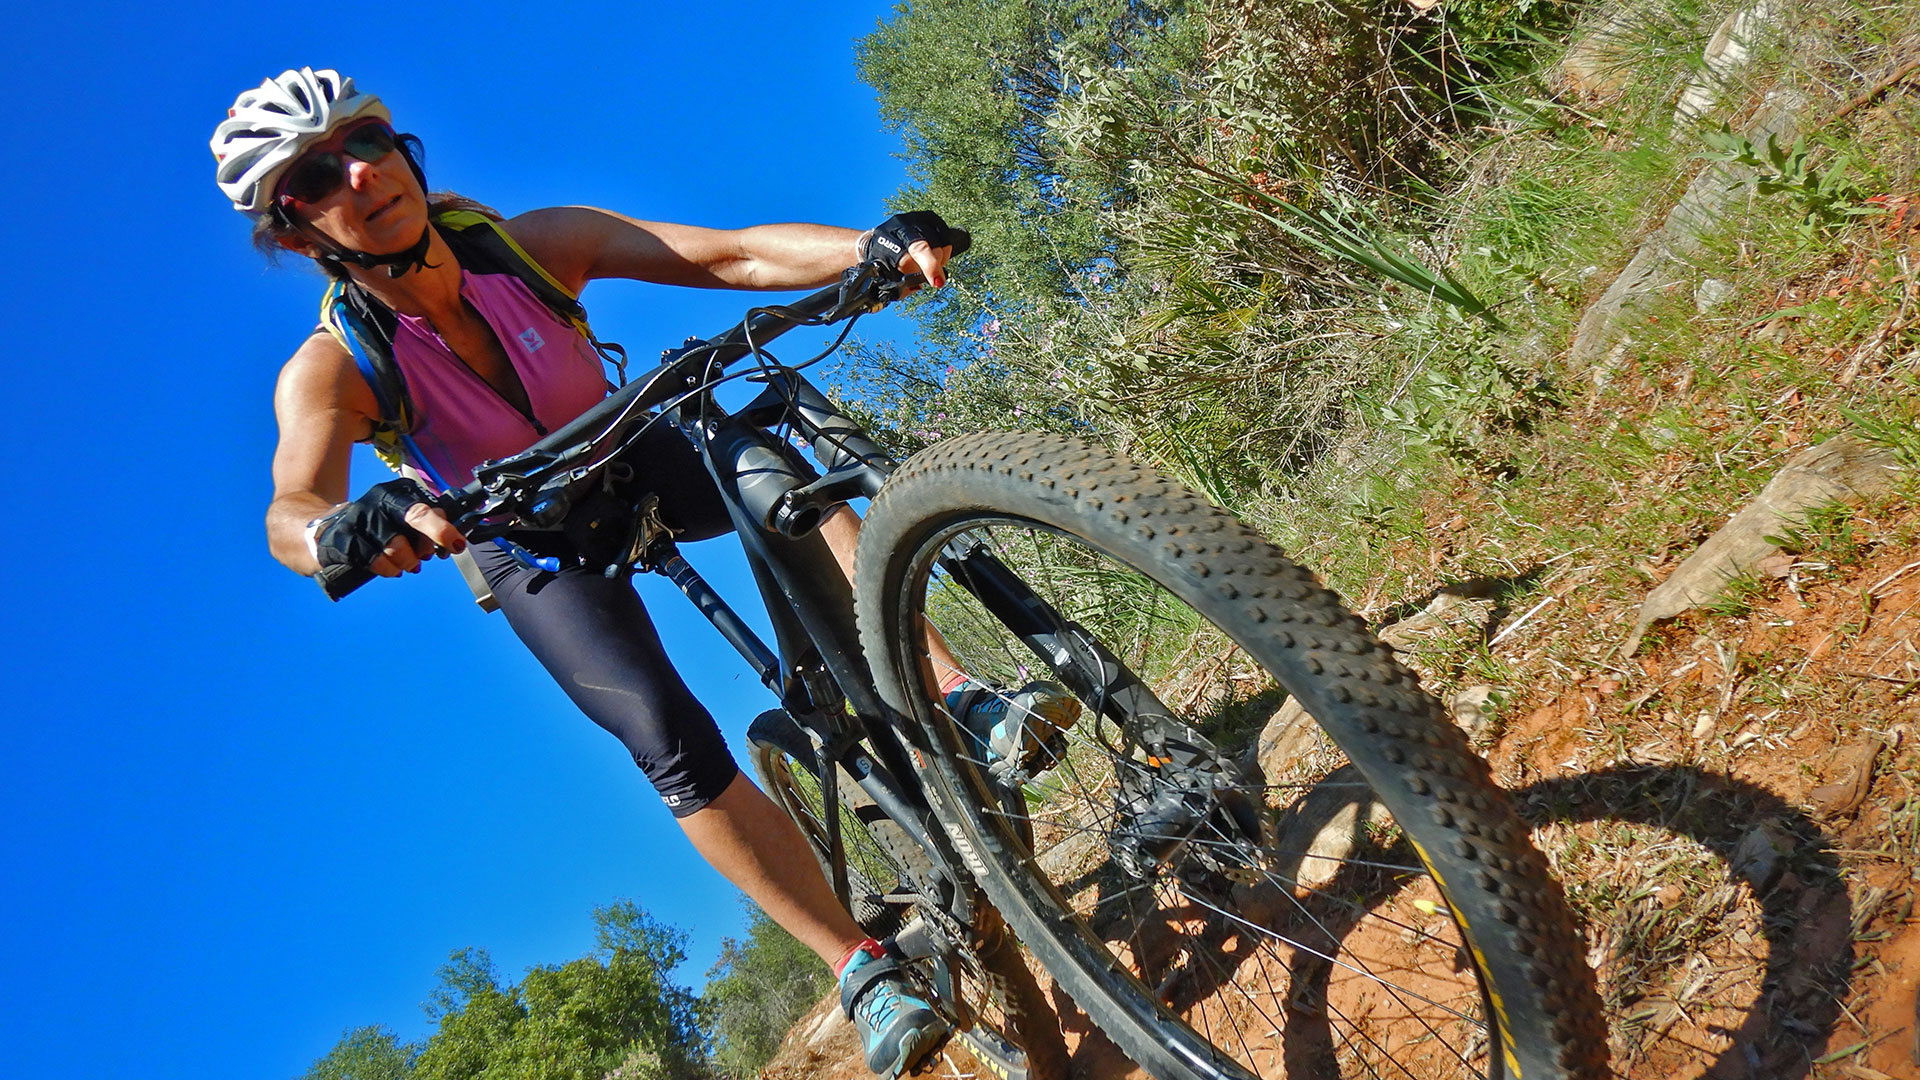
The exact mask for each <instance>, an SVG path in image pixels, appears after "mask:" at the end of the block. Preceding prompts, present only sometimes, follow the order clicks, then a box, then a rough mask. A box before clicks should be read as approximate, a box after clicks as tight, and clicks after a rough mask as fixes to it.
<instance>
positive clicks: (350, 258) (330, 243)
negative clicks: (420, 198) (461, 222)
mask: <svg viewBox="0 0 1920 1080" xmlns="http://www.w3.org/2000/svg"><path fill="white" fill-rule="evenodd" d="M394 149H396V150H398V151H400V156H401V157H403V158H405V159H406V162H407V168H409V169H411V170H412V171H413V178H414V179H415V180H417V181H419V183H420V191H421V193H422V194H423V195H424V194H425V193H426V190H427V172H426V170H425V169H423V168H421V166H420V159H421V158H423V157H425V156H426V154H425V150H424V148H423V147H422V146H421V144H420V138H419V136H417V135H408V134H401V135H396V136H394ZM269 212H270V213H272V214H274V215H276V216H277V217H278V218H279V219H280V220H281V221H284V222H286V223H287V224H289V225H292V226H293V227H294V228H295V229H297V230H299V232H300V234H301V235H303V236H305V237H306V238H307V239H309V240H311V241H313V244H314V246H315V247H316V248H318V249H319V251H320V254H319V255H318V256H316V258H319V259H321V260H323V261H325V262H330V263H333V264H334V265H336V266H342V265H353V266H357V267H359V268H360V269H362V270H372V269H373V268H375V267H378V266H384V267H386V268H387V276H388V277H390V278H397V277H399V276H400V275H402V274H405V273H406V272H407V271H409V270H414V269H421V270H432V269H434V268H435V266H436V264H434V263H429V262H428V261H427V249H428V248H429V247H431V246H432V245H433V226H432V225H431V224H429V225H426V226H423V227H422V228H421V229H420V239H418V240H416V241H414V242H413V246H412V247H409V248H407V249H406V250H404V251H396V252H394V253H393V254H391V255H371V254H368V253H367V252H364V251H349V250H348V249H346V248H344V247H341V246H340V245H339V244H338V243H336V242H335V241H334V239H333V238H332V237H330V236H328V235H326V234H325V233H323V232H321V231H320V230H319V229H316V228H314V227H313V226H312V225H310V224H308V223H307V222H305V221H303V220H301V219H300V216H299V215H297V214H294V213H291V212H289V211H288V210H287V209H286V208H284V207H282V206H281V205H280V204H279V203H278V202H275V203H273V204H272V206H271V208H270V211H269Z"/></svg>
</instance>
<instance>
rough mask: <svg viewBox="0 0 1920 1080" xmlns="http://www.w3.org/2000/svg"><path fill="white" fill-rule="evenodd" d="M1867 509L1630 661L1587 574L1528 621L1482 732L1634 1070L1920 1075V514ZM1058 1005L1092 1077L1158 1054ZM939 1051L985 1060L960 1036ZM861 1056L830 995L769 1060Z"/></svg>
mask: <svg viewBox="0 0 1920 1080" xmlns="http://www.w3.org/2000/svg"><path fill="white" fill-rule="evenodd" d="M1854 530H1855V536H1854V543H1855V546H1856V548H1857V549H1858V550H1860V551H1863V552H1865V553H1866V554H1865V557H1863V558H1860V559H1859V560H1858V561H1857V562H1855V563H1854V564H1852V565H1849V566H1845V567H1836V566H1834V565H1831V564H1828V563H1825V562H1822V561H1820V560H1818V559H1816V558H1814V557H1812V556H1803V557H1801V558H1800V559H1799V560H1787V561H1786V562H1785V563H1784V564H1779V565H1776V566H1774V567H1773V568H1772V569H1771V571H1770V572H1771V573H1773V574H1775V575H1776V576H1775V577H1773V578H1772V579H1771V584H1770V587H1769V591H1768V592H1767V594H1766V595H1764V596H1761V597H1759V598H1758V599H1757V600H1756V601H1755V602H1754V603H1753V604H1752V606H1751V608H1750V609H1749V610H1747V611H1745V612H1740V613H1733V614H1728V613H1724V612H1723V613H1721V614H1718V615H1706V614H1701V615H1694V616H1688V617H1686V618H1684V619H1682V620H1681V621H1680V622H1679V623H1678V624H1675V625H1672V626H1669V627H1667V628H1666V629H1665V630H1663V631H1661V632H1660V633H1658V634H1656V636H1655V638H1654V639H1653V640H1652V641H1650V642H1649V643H1648V645H1647V646H1646V647H1643V648H1642V650H1641V652H1640V654H1639V655H1638V656H1636V657H1635V658H1633V659H1631V660H1625V661H1622V660H1618V659H1615V658H1612V657H1611V656H1610V655H1609V654H1608V653H1607V651H1606V650H1605V649H1602V648H1599V647H1597V646H1596V647H1595V648H1594V649H1593V650H1592V651H1593V653H1594V656H1595V659H1594V661H1593V663H1591V664H1590V665H1589V666H1587V667H1585V668H1578V667H1574V666H1571V665H1569V664H1567V663H1566V661H1565V659H1564V655H1565V654H1564V653H1562V654H1561V655H1560V656H1554V654H1555V652H1556V649H1555V648H1554V647H1553V643H1554V642H1555V641H1556V640H1565V639H1566V638H1567V637H1569V636H1572V637H1579V638H1585V639H1590V640H1595V641H1598V640H1599V639H1603V638H1604V639H1606V640H1608V641H1614V642H1617V640H1618V639H1619V638H1620V637H1622V636H1624V633H1625V630H1626V627H1627V626H1628V625H1629V624H1630V622H1631V620H1632V617H1633V614H1634V604H1633V602H1632V601H1631V600H1630V599H1622V600H1609V599H1604V598H1601V597H1599V596H1598V595H1591V596H1590V595H1588V594H1587V592H1586V591H1585V589H1584V588H1583V587H1582V586H1581V585H1580V584H1578V583H1577V579H1578V577H1579V575H1577V574H1575V575H1572V578H1573V579H1575V582H1576V583H1575V584H1572V585H1570V586H1569V587H1567V588H1565V589H1564V590H1563V591H1561V592H1560V599H1561V601H1562V602H1561V603H1560V604H1559V605H1557V606H1558V609H1559V610H1558V611H1557V612H1554V613H1548V614H1543V615H1542V616H1539V617H1536V619H1535V620H1534V623H1535V625H1534V627H1533V629H1532V630H1531V631H1530V632H1529V633H1527V634H1524V635H1517V639H1516V640H1514V641H1513V642H1512V646H1511V648H1512V653H1511V655H1510V657H1509V658H1508V659H1509V662H1510V663H1511V665H1512V667H1513V670H1514V678H1513V680H1512V686H1513V687H1515V688H1519V689H1504V688H1503V689H1504V693H1505V700H1504V702H1503V703H1502V705H1501V709H1500V712H1501V715H1502V716H1504V717H1506V718H1508V719H1507V720H1506V722H1505V723H1504V727H1503V729H1502V730H1499V731H1498V734H1497V736H1496V737H1493V738H1491V739H1490V740H1489V741H1488V746H1487V753H1488V757H1489V759H1490V760H1491V761H1492V762H1493V763H1494V766H1495V769H1496V771H1497V773H1498V775H1499V777H1500V779H1501V781H1502V783H1504V784H1505V785H1506V786H1507V787H1508V788H1509V789H1510V790H1512V791H1514V792H1515V793H1516V795H1517V797H1518V798H1519V799H1520V802H1521V805H1522V808H1523V812H1524V813H1525V814H1526V815H1527V816H1528V817H1529V819H1530V820H1531V821H1532V822H1533V824H1534V825H1535V826H1536V830H1537V832H1536V839H1537V841H1538V842H1539V843H1540V845H1541V846H1542V848H1543V849H1545V850H1547V851H1549V852H1550V853H1551V857H1553V858H1554V859H1555V860H1556V862H1557V864H1558V871H1559V874H1560V876H1561V878H1562V880H1563V881H1564V882H1565V883H1566V884H1567V885H1568V887H1569V890H1570V892H1571V893H1572V894H1573V896H1574V899H1575V903H1576V905H1581V906H1583V908H1584V910H1586V911H1587V913H1588V918H1589V922H1588V926H1587V930H1588V938H1589V942H1590V945H1591V950H1592V951H1591V952H1590V955H1589V960H1590V961H1591V962H1592V963H1593V964H1594V966H1595V967H1596V969H1597V970H1598V971H1599V973H1600V976H1601V981H1602V990H1603V993H1604V994H1606V995H1607V996H1608V1007H1609V1011H1610V1014H1611V1015H1610V1020H1611V1022H1612V1025H1613V1033H1614V1055H1615V1060H1614V1066H1615V1068H1616V1069H1617V1070H1618V1071H1619V1073H1620V1075H1622V1076H1623V1077H1627V1078H1630V1080H1642V1078H1644V1080H1692V1078H1696V1077H1727V1078H1733V1077H1789V1078H1793V1077H1810V1078H1815V1080H1821V1078H1826V1077H1835V1078H1839V1077H1846V1078H1849V1080H1879V1078H1881V1077H1893V1078H1898V1080H1907V1078H1920V1045H1917V1044H1916V1027H1917V1025H1916V1009H1917V1008H1920V1004H1917V1003H1916V996H1917V988H1920V918H1917V917H1916V914H1915V896H1916V892H1920V852H1916V851H1915V850H1914V848H1913V838H1914V837H1915V836H1916V835H1920V831H1917V830H1920V790H1916V788H1917V787H1920V552H1916V551H1915V550H1914V549H1913V548H1912V547H1911V546H1909V545H1907V544H1906V543H1904V541H1903V540H1902V539H1901V538H1903V537H1905V536H1908V535H1911V534H1912V533H1914V532H1920V514H1916V513H1915V512H1914V511H1911V510H1905V511H1898V510H1896V511H1883V512H1881V513H1879V514H1877V515H1873V514H1870V515H1867V516H1866V517H1865V518H1862V519H1860V520H1857V521H1856V522H1855V525H1854ZM1896 541H1900V542H1896ZM1680 554H1683V553H1680ZM1655 569H1656V570H1657V569H1659V568H1655ZM1490 633H1498V625H1497V624H1496V625H1494V626H1493V627H1492V628H1491V630H1490ZM1549 657H1553V659H1551V660H1550V659H1549ZM1410 659H1412V660H1414V662H1416V663H1418V662H1419V656H1418V654H1417V652H1416V654H1415V655H1413V656H1411V657H1410ZM1429 679H1430V681H1440V682H1444V681H1445V680H1444V678H1438V679H1436V677H1435V676H1434V674H1433V673H1429ZM1042 978H1043V982H1044V976H1042ZM1203 1004H1204V1003H1203ZM1063 1015H1064V1024H1065V1027H1066V1030H1067V1038H1068V1042H1069V1045H1070V1047H1071V1049H1072V1052H1073V1061H1074V1071H1075V1075H1076V1076H1078V1077H1081V1078H1084V1080H1130V1078H1133V1077H1136V1076H1143V1075H1144V1074H1143V1073H1141V1072H1139V1071H1138V1070H1137V1069H1136V1068H1135V1067H1134V1066H1133V1065H1132V1063H1131V1062H1129V1061H1127V1060H1126V1059H1125V1058H1124V1057H1123V1056H1121V1055H1120V1054H1119V1053H1118V1052H1116V1051H1115V1049H1114V1048H1113V1047H1112V1045H1111V1044H1109V1043H1107V1042H1106V1040H1105V1039H1104V1038H1102V1037H1101V1036H1100V1035H1099V1034H1098V1033H1097V1032H1092V1031H1091V1030H1090V1028H1089V1025H1088V1024H1087V1021H1086V1018H1085V1016H1084V1014H1081V1013H1079V1012H1078V1011H1077V1010H1074V1009H1072V1008H1071V1007H1070V1006H1068V1007H1067V1008H1066V1009H1064V1010H1063ZM1257 1053H1258V1052H1257V1051H1256V1054H1257ZM1823 1059H1826V1060H1823ZM1259 1060H1261V1061H1262V1068H1263V1075H1272V1076H1275V1077H1278V1076H1279V1075H1281V1073H1280V1070H1279V1069H1278V1067H1277V1066H1276V1067H1275V1068H1274V1069H1273V1071H1272V1072H1271V1073H1270V1074H1269V1073H1267V1072H1266V1071H1265V1062H1264V1059H1259ZM930 1074H931V1075H935V1076H952V1077H970V1076H974V1075H977V1074H978V1070H977V1068H976V1067H975V1066H974V1065H973V1063H972V1062H971V1061H970V1060H969V1059H967V1058H966V1057H965V1055H964V1052H961V1051H957V1050H956V1051H954V1052H953V1054H952V1055H951V1056H950V1057H949V1058H946V1059H943V1060H942V1061H940V1062H938V1063H936V1064H935V1065H934V1066H933V1067H932V1068H931V1070H930ZM867 1075H868V1073H867V1072H866V1068H865V1065H864V1064H863V1063H862V1062H861V1061H860V1058H859V1054H858V1048H857V1045H856V1044H855V1041H854V1035H853V1032H852V1029H851V1027H850V1026H849V1025H848V1024H847V1023H846V1022H845V1021H844V1020H843V1019H841V1018H840V1016H839V1012H838V1009H837V1007H835V1003H834V1002H833V1001H832V1000H831V999H829V1000H826V1001H823V1002H821V1004H820V1005H819V1006H818V1007H816V1008H815V1009H814V1010H813V1012H812V1013H810V1014H809V1015H808V1016H807V1017H806V1018H805V1019H804V1020H802V1021H801V1022H800V1023H799V1024H798V1025H797V1026H796V1027H795V1028H794V1029H793V1032H792V1033H791V1034H790V1035H789V1037H788V1041H787V1044H786V1046H785V1047H784V1048H783V1049H782V1051H781V1053H780V1055H779V1056H778V1057H777V1058H776V1059H775V1060H774V1062H773V1063H772V1064H771V1065H770V1066H769V1067H768V1069H767V1070H766V1073H765V1076H767V1077H768V1078H770V1080H801V1078H803V1077H804V1078H809V1080H811V1078H823V1080H863V1078H864V1077H866V1076H867Z"/></svg>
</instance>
